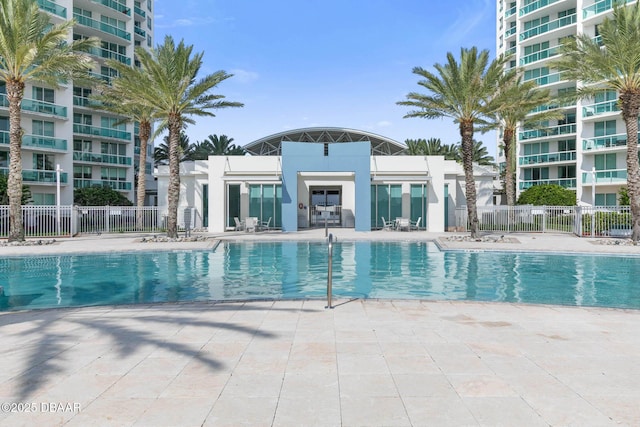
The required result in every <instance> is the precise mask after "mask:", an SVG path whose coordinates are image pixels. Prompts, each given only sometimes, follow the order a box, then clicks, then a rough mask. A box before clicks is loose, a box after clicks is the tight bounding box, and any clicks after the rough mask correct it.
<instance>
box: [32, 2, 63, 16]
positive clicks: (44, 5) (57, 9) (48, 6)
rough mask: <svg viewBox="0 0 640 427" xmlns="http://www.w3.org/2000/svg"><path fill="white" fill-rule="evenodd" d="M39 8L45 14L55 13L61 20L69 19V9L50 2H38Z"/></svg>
mask: <svg viewBox="0 0 640 427" xmlns="http://www.w3.org/2000/svg"><path fill="white" fill-rule="evenodd" d="M38 6H40V9H42V10H44V11H45V12H49V13H53V14H54V15H57V16H59V17H61V18H64V19H67V8H66V7H62V6H59V5H57V4H56V3H55V2H53V1H50V0H38Z"/></svg>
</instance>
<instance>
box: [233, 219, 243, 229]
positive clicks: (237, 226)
mask: <svg viewBox="0 0 640 427" xmlns="http://www.w3.org/2000/svg"><path fill="white" fill-rule="evenodd" d="M233 221H234V222H235V223H236V228H235V231H242V230H244V221H240V219H239V218H238V217H237V216H234V217H233Z"/></svg>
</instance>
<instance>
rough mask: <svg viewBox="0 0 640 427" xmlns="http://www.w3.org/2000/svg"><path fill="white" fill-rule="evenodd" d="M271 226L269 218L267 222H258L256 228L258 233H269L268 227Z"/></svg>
mask: <svg viewBox="0 0 640 427" xmlns="http://www.w3.org/2000/svg"><path fill="white" fill-rule="evenodd" d="M270 226H271V217H269V220H268V221H260V226H259V227H258V228H259V229H260V231H269V227H270Z"/></svg>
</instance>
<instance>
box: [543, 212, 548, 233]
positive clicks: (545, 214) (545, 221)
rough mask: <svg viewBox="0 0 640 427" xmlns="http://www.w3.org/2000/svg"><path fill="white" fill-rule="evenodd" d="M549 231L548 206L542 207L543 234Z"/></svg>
mask: <svg viewBox="0 0 640 427" xmlns="http://www.w3.org/2000/svg"><path fill="white" fill-rule="evenodd" d="M546 229H547V206H543V207H542V232H543V233H544V232H545V231H546Z"/></svg>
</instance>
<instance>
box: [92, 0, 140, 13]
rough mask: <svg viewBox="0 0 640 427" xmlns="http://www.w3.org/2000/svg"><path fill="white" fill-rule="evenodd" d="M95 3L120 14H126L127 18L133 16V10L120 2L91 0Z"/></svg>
mask: <svg viewBox="0 0 640 427" xmlns="http://www.w3.org/2000/svg"><path fill="white" fill-rule="evenodd" d="M91 1H94V2H96V3H98V4H101V5H103V6H106V7H108V8H110V9H113V10H115V11H118V12H120V13H124V14H125V15H127V16H131V9H130V8H128V7H127V6H125V5H123V4H120V3H118V2H115V1H113V0H91Z"/></svg>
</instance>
